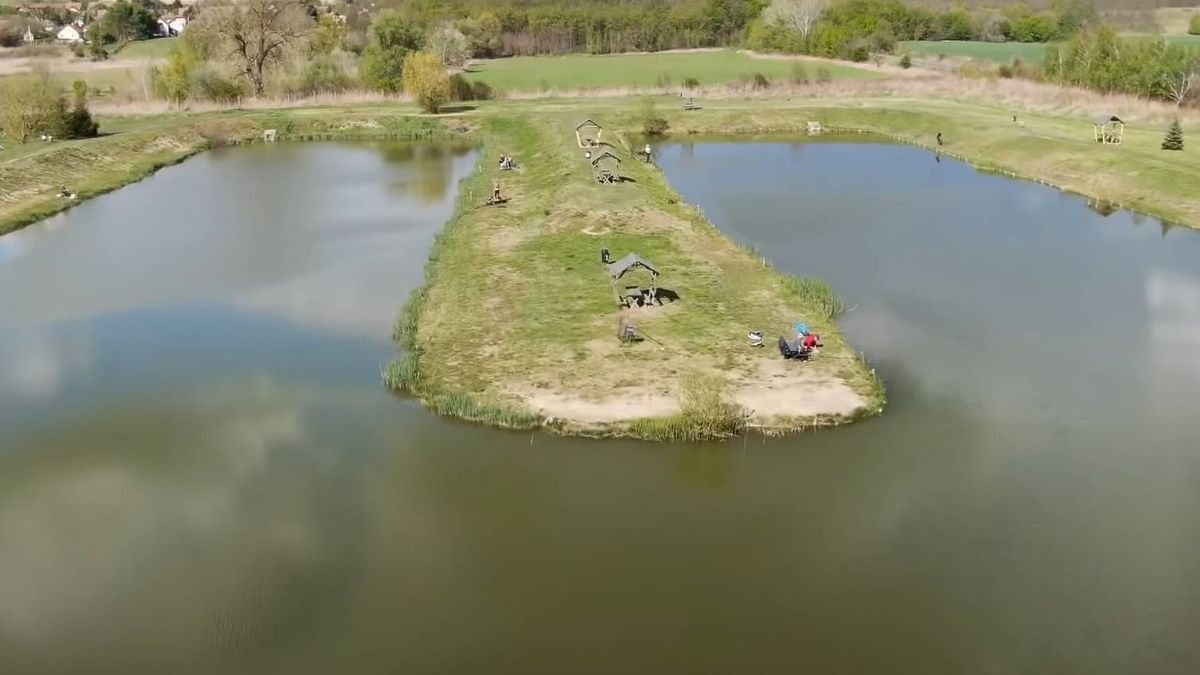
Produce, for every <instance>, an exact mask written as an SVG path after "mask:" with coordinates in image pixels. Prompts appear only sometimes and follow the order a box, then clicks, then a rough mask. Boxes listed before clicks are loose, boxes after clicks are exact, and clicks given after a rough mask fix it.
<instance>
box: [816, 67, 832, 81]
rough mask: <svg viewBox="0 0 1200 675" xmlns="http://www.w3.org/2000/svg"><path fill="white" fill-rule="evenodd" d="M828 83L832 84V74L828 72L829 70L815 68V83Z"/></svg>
mask: <svg viewBox="0 0 1200 675" xmlns="http://www.w3.org/2000/svg"><path fill="white" fill-rule="evenodd" d="M830 82H833V74H832V73H830V72H829V68H827V67H825V66H817V83H818V84H829V83H830Z"/></svg>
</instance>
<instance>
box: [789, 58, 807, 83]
mask: <svg viewBox="0 0 1200 675" xmlns="http://www.w3.org/2000/svg"><path fill="white" fill-rule="evenodd" d="M789 75H790V76H791V80H792V84H808V68H806V67H805V66H804V64H803V63H801V62H800V61H797V62H795V63H793V64H792V71H791V73H790V74H789Z"/></svg>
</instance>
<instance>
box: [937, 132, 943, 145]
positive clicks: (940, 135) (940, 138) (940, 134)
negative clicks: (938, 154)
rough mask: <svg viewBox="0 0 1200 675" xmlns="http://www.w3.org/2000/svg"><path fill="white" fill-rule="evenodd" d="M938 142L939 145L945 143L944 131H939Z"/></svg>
mask: <svg viewBox="0 0 1200 675" xmlns="http://www.w3.org/2000/svg"><path fill="white" fill-rule="evenodd" d="M937 142H938V145H943V143H942V132H940V131H939V132H938V135H937Z"/></svg>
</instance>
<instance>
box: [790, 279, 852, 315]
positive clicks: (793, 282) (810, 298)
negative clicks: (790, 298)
mask: <svg viewBox="0 0 1200 675" xmlns="http://www.w3.org/2000/svg"><path fill="white" fill-rule="evenodd" d="M783 289H784V291H786V292H787V293H790V294H792V295H794V296H796V297H797V298H798V299H799V300H800V302H803V303H804V304H805V306H808V307H812V308H813V309H815V310H817V311H818V312H820V314H821V316H822V317H823V318H826V319H831V318H833V317H835V316H837V315H838V314H841V313H842V312H843V311H844V310H845V309H846V306H845V304H843V303H842V299H841V298H839V297H838V296H837V293H835V292H834V291H833V288H832V287H831V286H830V285H829V284H828V283H826V282H825V280H823V279H818V278H816V277H797V276H792V275H791V274H785V275H783Z"/></svg>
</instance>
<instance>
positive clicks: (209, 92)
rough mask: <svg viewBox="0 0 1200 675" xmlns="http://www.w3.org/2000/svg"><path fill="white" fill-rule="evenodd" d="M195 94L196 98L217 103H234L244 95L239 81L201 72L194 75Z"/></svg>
mask: <svg viewBox="0 0 1200 675" xmlns="http://www.w3.org/2000/svg"><path fill="white" fill-rule="evenodd" d="M195 93H196V96H197V98H202V99H206V100H209V101H216V102H217V103H236V102H237V101H239V100H241V99H242V97H243V96H245V95H246V91H245V90H244V89H243V88H242V84H241V82H240V81H238V80H234V79H232V78H228V77H224V76H222V75H221V74H220V73H217V72H214V71H202V72H200V73H197V74H196V79H195Z"/></svg>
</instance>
